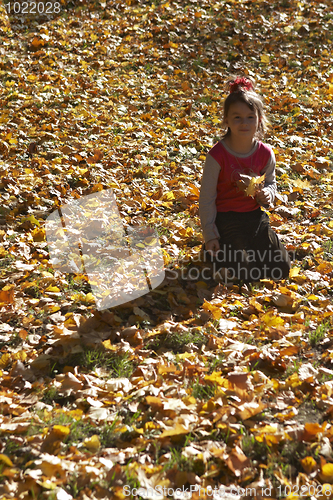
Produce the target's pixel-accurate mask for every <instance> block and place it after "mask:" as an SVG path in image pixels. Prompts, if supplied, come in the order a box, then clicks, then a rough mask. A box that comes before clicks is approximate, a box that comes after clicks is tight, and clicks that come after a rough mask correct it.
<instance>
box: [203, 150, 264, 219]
mask: <svg viewBox="0 0 333 500" xmlns="http://www.w3.org/2000/svg"><path fill="white" fill-rule="evenodd" d="M209 154H210V155H211V156H212V157H213V158H214V159H215V160H216V161H217V162H218V164H219V165H220V167H221V170H220V174H219V177H218V182H217V196H216V210H217V212H229V211H234V212H250V211H252V210H256V209H257V208H258V207H259V205H258V203H257V202H256V200H255V198H252V197H251V196H246V195H245V194H244V192H243V191H241V190H240V189H239V187H238V185H237V181H239V180H240V179H241V177H240V174H245V175H250V176H253V175H256V176H257V175H260V173H261V171H262V170H263V169H264V168H265V166H266V165H267V162H268V160H269V159H270V157H271V155H272V150H271V148H270V147H269V146H267V145H266V144H263V143H262V142H260V141H259V142H258V147H257V148H256V150H255V151H254V153H252V154H251V155H249V156H247V157H244V156H242V157H239V156H234V155H233V154H231V153H230V152H229V151H227V149H226V148H225V147H224V146H223V145H222V144H221V143H220V142H217V143H216V144H215V146H213V148H212V149H211V150H210V151H209Z"/></svg>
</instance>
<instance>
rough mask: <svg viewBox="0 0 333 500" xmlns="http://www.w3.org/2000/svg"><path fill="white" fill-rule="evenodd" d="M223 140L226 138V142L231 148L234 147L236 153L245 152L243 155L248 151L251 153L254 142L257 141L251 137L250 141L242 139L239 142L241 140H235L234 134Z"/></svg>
mask: <svg viewBox="0 0 333 500" xmlns="http://www.w3.org/2000/svg"><path fill="white" fill-rule="evenodd" d="M223 140H224V142H225V144H226V145H227V146H228V147H229V148H230V149H232V151H234V152H235V153H239V154H243V155H246V154H247V153H249V152H250V151H251V150H252V148H253V146H254V143H255V140H254V139H250V140H248V141H242V142H239V140H237V139H236V140H233V137H232V135H229V136H227V137H225V138H224V139H223Z"/></svg>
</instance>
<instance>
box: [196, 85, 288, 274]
mask: <svg viewBox="0 0 333 500" xmlns="http://www.w3.org/2000/svg"><path fill="white" fill-rule="evenodd" d="M228 83H229V91H230V93H229V95H228V97H227V98H226V100H225V102H224V118H223V124H224V126H225V128H227V132H226V133H225V135H224V136H223V138H222V139H221V140H220V141H219V142H217V143H216V144H215V146H214V147H213V148H212V149H211V150H210V151H209V153H208V154H207V157H206V162H205V166H204V171H203V176H202V182H201V190H200V198H199V214H200V220H201V227H202V231H203V236H204V240H205V250H206V252H205V254H207V253H208V256H210V257H211V258H213V262H214V265H216V264H218V269H220V268H221V267H226V268H228V274H229V275H230V276H229V277H230V278H231V279H235V278H236V279H239V280H242V281H244V282H246V283H249V282H251V281H258V280H260V279H262V278H269V279H273V280H278V279H282V278H287V277H288V276H289V270H290V258H289V255H288V252H287V251H286V249H285V248H284V247H283V245H282V244H281V242H280V241H279V238H278V236H277V235H276V234H275V232H274V231H273V230H272V228H271V227H270V224H269V217H268V215H267V214H266V212H264V211H263V210H262V209H261V208H260V206H263V207H266V208H269V207H270V206H272V204H273V201H274V198H275V192H276V180H275V156H274V153H273V151H272V149H271V148H270V147H269V146H267V145H266V144H263V143H262V142H261V141H259V140H258V139H259V138H261V136H262V135H263V132H264V131H265V130H266V127H267V119H266V117H265V112H264V107H263V103H262V100H261V98H260V96H259V95H258V94H257V93H256V92H255V90H254V85H253V82H252V81H251V80H250V79H249V78H245V77H242V78H241V77H237V78H236V79H234V80H232V81H230V82H228ZM260 176H264V177H263V178H262V179H259V177H260ZM214 274H215V272H214Z"/></svg>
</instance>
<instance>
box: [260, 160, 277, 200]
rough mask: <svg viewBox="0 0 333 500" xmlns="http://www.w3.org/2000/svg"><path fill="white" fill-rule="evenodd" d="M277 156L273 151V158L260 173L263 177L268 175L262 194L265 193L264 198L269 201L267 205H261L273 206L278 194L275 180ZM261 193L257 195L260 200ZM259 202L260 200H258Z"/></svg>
mask: <svg viewBox="0 0 333 500" xmlns="http://www.w3.org/2000/svg"><path fill="white" fill-rule="evenodd" d="M275 164H276V160H275V154H274V152H273V151H272V150H271V156H270V158H269V160H268V162H267V164H266V166H265V168H264V169H263V170H262V171H261V172H260V174H261V175H263V174H264V173H266V177H265V185H264V187H263V189H262V191H261V192H264V193H265V194H266V196H265V197H264V198H265V199H266V200H267V203H260V204H261V205H266V204H267V205H273V203H274V199H275V193H276V178H275ZM259 195H260V192H259V193H257V196H258V198H259V200H260V196H259ZM257 201H258V200H257Z"/></svg>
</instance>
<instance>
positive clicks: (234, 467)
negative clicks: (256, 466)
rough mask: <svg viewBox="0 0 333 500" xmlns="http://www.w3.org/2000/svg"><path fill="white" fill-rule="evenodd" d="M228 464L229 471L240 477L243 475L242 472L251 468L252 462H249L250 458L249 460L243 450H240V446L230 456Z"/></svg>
mask: <svg viewBox="0 0 333 500" xmlns="http://www.w3.org/2000/svg"><path fill="white" fill-rule="evenodd" d="M226 464H227V466H228V467H229V469H230V470H231V471H232V472H233V473H234V474H235V476H236V477H239V476H241V475H242V471H243V470H244V469H246V468H247V467H250V465H251V461H250V460H249V458H247V456H246V455H245V454H244V452H243V451H242V450H241V448H239V446H236V447H235V448H234V449H233V450H232V451H231V453H230V454H229V457H228V458H227V460H226Z"/></svg>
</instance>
